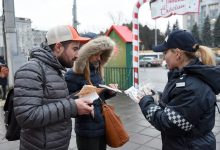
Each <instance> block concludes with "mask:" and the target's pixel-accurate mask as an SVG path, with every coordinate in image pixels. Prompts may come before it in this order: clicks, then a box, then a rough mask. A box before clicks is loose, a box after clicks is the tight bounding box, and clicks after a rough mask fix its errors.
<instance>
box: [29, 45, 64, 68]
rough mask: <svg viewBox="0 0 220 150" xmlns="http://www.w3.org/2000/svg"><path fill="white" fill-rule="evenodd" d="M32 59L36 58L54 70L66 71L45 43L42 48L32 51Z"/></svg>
mask: <svg viewBox="0 0 220 150" xmlns="http://www.w3.org/2000/svg"><path fill="white" fill-rule="evenodd" d="M30 58H31V59H32V58H36V59H38V60H40V61H42V62H44V63H45V64H47V65H49V66H51V67H53V68H56V69H59V70H60V69H61V70H65V68H64V67H63V66H62V65H61V64H60V63H59V61H58V59H57V58H56V56H55V55H54V54H53V52H52V50H51V49H50V47H49V46H48V45H47V44H46V43H45V42H44V43H42V44H41V46H40V47H36V48H34V49H32V50H31V51H30Z"/></svg>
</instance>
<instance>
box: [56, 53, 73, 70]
mask: <svg viewBox="0 0 220 150" xmlns="http://www.w3.org/2000/svg"><path fill="white" fill-rule="evenodd" d="M57 59H58V61H59V62H60V64H61V65H62V66H63V67H66V68H72V67H73V62H74V60H72V61H71V62H67V60H66V59H65V58H64V57H62V55H61V56H60V57H58V58H57Z"/></svg>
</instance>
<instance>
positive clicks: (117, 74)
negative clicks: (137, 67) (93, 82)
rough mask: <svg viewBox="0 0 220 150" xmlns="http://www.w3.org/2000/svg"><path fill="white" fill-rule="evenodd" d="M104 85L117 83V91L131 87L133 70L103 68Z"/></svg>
mask: <svg viewBox="0 0 220 150" xmlns="http://www.w3.org/2000/svg"><path fill="white" fill-rule="evenodd" d="M104 70H105V76H104V80H105V83H106V84H110V83H118V85H119V89H122V90H125V89H127V88H129V87H131V86H132V85H133V68H124V67H105V69H104Z"/></svg>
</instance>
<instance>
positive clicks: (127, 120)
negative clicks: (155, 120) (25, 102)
mask: <svg viewBox="0 0 220 150" xmlns="http://www.w3.org/2000/svg"><path fill="white" fill-rule="evenodd" d="M107 103H109V104H113V105H114V106H115V110H116V112H117V113H118V115H119V116H120V117H121V119H122V121H123V123H124V125H125V127H126V129H127V131H128V132H129V135H130V140H129V142H128V143H126V144H125V145H124V146H122V147H120V148H108V150H114V149H115V150H161V147H162V143H161V137H160V132H159V131H157V130H156V129H154V127H153V126H151V125H150V124H149V123H148V122H147V120H146V119H145V118H144V116H143V115H142V113H141V111H140V108H139V106H138V104H136V103H135V102H133V101H132V100H130V99H129V98H128V97H127V96H125V95H124V94H119V95H118V96H116V97H115V98H113V99H112V100H109V101H107ZM218 105H219V107H220V103H218ZM0 106H2V101H1V100H0ZM0 119H1V122H0V139H1V140H0V147H1V148H0V149H1V150H18V149H19V142H18V141H15V142H8V141H7V140H5V139H3V138H4V134H5V128H4V123H3V122H4V120H3V111H2V107H0ZM73 121H74V119H73ZM213 132H214V134H215V136H216V142H217V144H216V146H217V147H216V149H217V150H219V149H220V114H219V113H217V112H216V119H215V127H214V129H213ZM69 150H77V148H76V142H75V133H74V131H73V133H72V138H71V141H70V146H69Z"/></svg>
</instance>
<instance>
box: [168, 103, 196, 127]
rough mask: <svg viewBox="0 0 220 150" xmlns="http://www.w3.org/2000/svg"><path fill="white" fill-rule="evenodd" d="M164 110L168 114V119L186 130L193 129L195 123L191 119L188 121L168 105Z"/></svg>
mask: <svg viewBox="0 0 220 150" xmlns="http://www.w3.org/2000/svg"><path fill="white" fill-rule="evenodd" d="M164 112H165V114H166V115H167V116H168V119H169V120H170V121H171V122H172V123H174V124H175V125H177V126H178V127H180V128H181V129H183V130H185V131H189V130H191V129H192V127H193V125H192V124H191V123H190V122H189V121H187V120H186V119H185V118H184V117H183V116H181V115H180V114H179V113H178V112H176V111H174V110H171V109H170V108H167V107H166V108H165V109H164Z"/></svg>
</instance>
